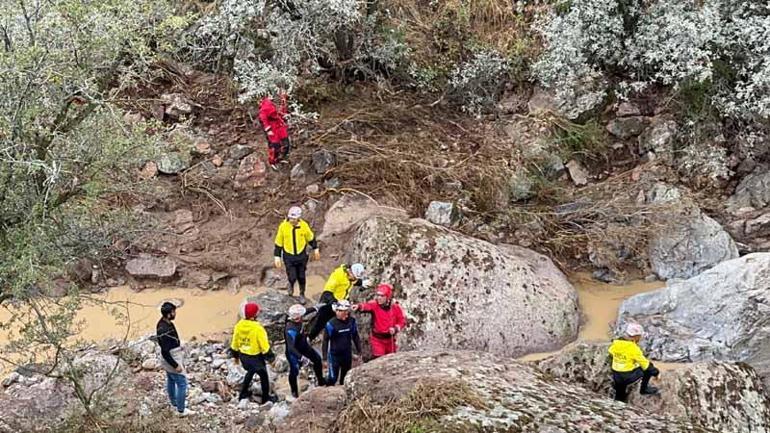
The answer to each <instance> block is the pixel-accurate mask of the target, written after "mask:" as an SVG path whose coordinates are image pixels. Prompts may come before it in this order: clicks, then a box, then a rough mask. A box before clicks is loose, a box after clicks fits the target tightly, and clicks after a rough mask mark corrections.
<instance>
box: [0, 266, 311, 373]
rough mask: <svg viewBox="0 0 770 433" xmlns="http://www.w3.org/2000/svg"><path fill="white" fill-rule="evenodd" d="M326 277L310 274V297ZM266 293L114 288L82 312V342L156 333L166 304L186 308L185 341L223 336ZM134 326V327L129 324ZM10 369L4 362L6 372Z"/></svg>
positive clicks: (180, 318) (2, 337)
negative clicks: (245, 306)
mask: <svg viewBox="0 0 770 433" xmlns="http://www.w3.org/2000/svg"><path fill="white" fill-rule="evenodd" d="M323 285H324V278H322V277H320V276H309V277H308V287H307V295H308V296H316V295H318V294H320V293H321V292H322V291H323ZM265 290H266V289H265V288H263V287H261V288H256V287H254V288H248V287H247V288H243V289H241V290H240V291H239V292H237V293H231V292H229V291H227V290H220V291H205V290H198V289H179V288H167V289H147V290H142V291H140V292H135V291H133V290H131V289H130V288H129V287H114V288H112V289H110V290H109V292H107V293H105V294H102V295H97V296H95V299H96V302H95V303H94V304H89V305H85V306H84V307H83V308H82V309H81V310H80V311H79V312H78V314H77V320H78V321H79V322H82V327H81V331H80V333H79V334H78V335H77V339H78V340H81V341H94V342H97V341H102V340H106V339H118V340H122V339H123V338H125V337H126V336H128V338H129V339H136V338H138V337H141V336H143V335H147V334H153V333H155V325H156V323H157V321H158V318H159V317H160V313H159V308H160V305H161V304H162V303H163V302H165V301H172V302H174V303H177V304H181V307H180V308H179V309H178V310H177V318H176V320H175V324H176V326H177V329H179V333H180V335H181V336H182V339H184V340H190V339H191V338H193V337H196V338H221V337H222V336H223V335H225V334H226V333H228V332H229V331H230V329H231V328H232V326H233V325H234V324H235V322H236V321H237V320H238V307H239V305H240V304H241V302H242V301H243V300H244V298H246V297H247V296H252V295H256V294H259V293H261V292H263V291H265ZM110 309H117V310H118V311H120V313H121V315H125V317H127V318H128V320H126V319H122V318H116V316H115V315H114V314H112V313H111V312H110ZM10 315H11V314H10V312H9V311H8V310H6V309H4V308H0V323H5V322H6V321H7V320H8V319H9V317H10ZM127 323H130V326H126V325H127ZM8 332H13V330H11V331H3V332H0V346H2V345H3V344H5V343H7V342H8V339H9V335H8ZM7 367H9V366H8V365H2V363H0V371H4V370H6V369H7Z"/></svg>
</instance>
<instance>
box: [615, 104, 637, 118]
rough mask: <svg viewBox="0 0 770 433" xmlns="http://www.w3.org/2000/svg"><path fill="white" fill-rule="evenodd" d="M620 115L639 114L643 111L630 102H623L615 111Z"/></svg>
mask: <svg viewBox="0 0 770 433" xmlns="http://www.w3.org/2000/svg"><path fill="white" fill-rule="evenodd" d="M615 114H616V115H617V116H618V117H629V116H639V115H640V114H642V112H641V111H640V110H639V107H637V106H636V105H634V104H632V103H630V102H627V101H626V102H621V103H620V105H618V110H617V111H616V112H615Z"/></svg>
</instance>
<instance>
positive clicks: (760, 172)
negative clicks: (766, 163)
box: [727, 167, 770, 211]
mask: <svg viewBox="0 0 770 433" xmlns="http://www.w3.org/2000/svg"><path fill="white" fill-rule="evenodd" d="M727 204H728V207H729V208H730V209H731V210H733V211H737V210H738V209H741V208H747V207H752V208H755V209H761V208H763V207H765V206H767V205H768V204H770V170H768V169H767V168H766V167H760V168H759V169H757V170H754V171H753V172H752V173H751V174H749V175H748V176H746V177H744V178H743V180H741V182H740V183H739V184H738V186H737V187H736V188H735V193H734V194H733V195H732V197H730V199H729V200H728V203H727Z"/></svg>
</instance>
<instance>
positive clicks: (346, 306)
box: [332, 299, 350, 311]
mask: <svg viewBox="0 0 770 433" xmlns="http://www.w3.org/2000/svg"><path fill="white" fill-rule="evenodd" d="M332 308H333V309H334V311H348V310H350V301H348V300H347V299H343V300H341V301H337V302H335V303H334V305H332Z"/></svg>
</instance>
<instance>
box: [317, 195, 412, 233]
mask: <svg viewBox="0 0 770 433" xmlns="http://www.w3.org/2000/svg"><path fill="white" fill-rule="evenodd" d="M373 216H385V217H389V218H394V219H408V218H409V215H408V214H407V213H406V211H405V210H403V209H399V208H394V207H388V206H380V205H379V204H378V203H377V202H375V201H374V200H372V199H370V198H367V197H364V196H361V195H353V194H349V195H345V196H343V197H342V198H341V199H339V200H337V201H336V202H335V203H334V204H333V205H332V206H331V207H330V208H329V210H328V211H326V215H325V216H324V225H323V228H322V229H321V233H320V234H319V235H318V238H319V239H320V240H330V239H331V238H332V237H335V236H339V235H342V234H345V233H349V232H351V231H353V230H354V229H356V228H358V225H359V224H361V222H362V221H366V220H367V219H369V218H371V217H373Z"/></svg>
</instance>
